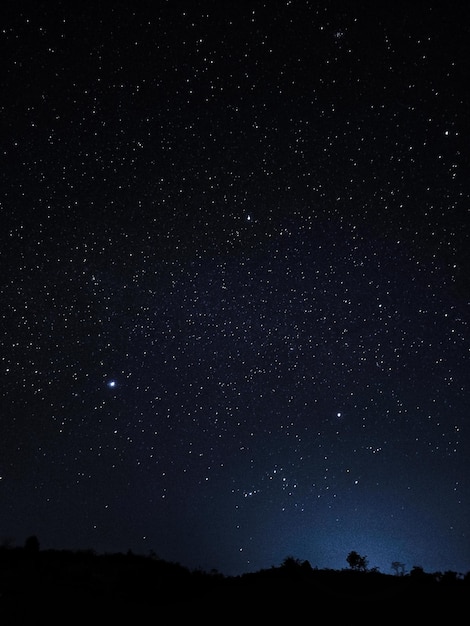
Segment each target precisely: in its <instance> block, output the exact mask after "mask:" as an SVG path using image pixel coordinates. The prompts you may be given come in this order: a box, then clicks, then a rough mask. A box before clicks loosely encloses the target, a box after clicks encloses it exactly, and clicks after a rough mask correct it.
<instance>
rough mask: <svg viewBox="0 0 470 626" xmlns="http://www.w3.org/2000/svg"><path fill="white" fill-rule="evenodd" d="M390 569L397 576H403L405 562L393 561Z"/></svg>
mask: <svg viewBox="0 0 470 626" xmlns="http://www.w3.org/2000/svg"><path fill="white" fill-rule="evenodd" d="M392 569H393V571H394V572H395V574H396V575H397V576H404V574H405V564H404V563H400V561H393V562H392Z"/></svg>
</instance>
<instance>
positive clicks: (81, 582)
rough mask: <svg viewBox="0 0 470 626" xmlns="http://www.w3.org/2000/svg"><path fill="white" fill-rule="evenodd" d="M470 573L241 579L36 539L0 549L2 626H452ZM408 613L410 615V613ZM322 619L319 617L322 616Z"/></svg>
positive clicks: (307, 572)
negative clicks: (343, 625) (33, 623)
mask: <svg viewBox="0 0 470 626" xmlns="http://www.w3.org/2000/svg"><path fill="white" fill-rule="evenodd" d="M469 591H470V574H469V573H467V574H465V575H461V574H457V573H455V572H452V571H448V572H444V573H441V572H435V573H426V572H424V571H423V570H422V568H420V567H414V568H413V569H412V571H411V572H409V573H408V574H403V573H401V574H394V575H390V574H382V573H380V572H379V571H374V570H364V569H362V570H359V569H354V568H345V569H343V570H330V569H318V568H315V567H312V566H311V565H310V563H309V562H308V561H300V560H298V559H295V558H293V557H287V558H286V559H285V560H284V562H283V563H282V564H280V565H279V566H277V567H275V566H272V567H271V568H269V569H263V570H260V571H258V572H254V573H247V574H243V575H240V576H225V575H223V574H220V573H219V572H217V571H215V570H214V571H211V572H204V571H201V570H189V569H188V568H186V567H184V566H182V565H180V564H179V563H172V562H168V561H165V560H162V559H160V558H158V557H157V556H156V555H154V554H150V555H148V556H142V555H136V554H133V553H132V552H127V553H125V554H124V553H114V554H97V553H96V552H94V551H93V550H83V551H70V550H41V549H40V548H39V542H38V541H37V539H36V538H35V537H32V538H28V540H27V541H26V542H25V545H24V547H15V548H11V547H1V548H0V613H1V615H0V617H1V618H2V624H10V623H11V624H13V623H14V624H18V623H23V621H24V623H26V620H30V619H31V618H34V619H39V618H41V619H42V618H47V619H48V621H49V623H56V620H57V623H59V621H61V623H63V622H64V621H65V622H68V623H75V621H77V623H78V621H81V620H83V619H90V617H94V618H95V617H96V618H98V617H100V618H107V619H110V618H124V617H126V618H127V619H130V620H133V623H139V622H138V621H137V622H136V620H139V619H146V621H148V616H153V617H152V621H153V622H154V623H157V622H158V621H160V620H167V619H169V618H170V617H171V619H172V620H177V619H179V618H181V619H183V618H195V617H197V618H202V619H205V620H206V622H207V623H211V622H212V621H214V623H215V622H217V623H224V622H225V621H233V620H236V619H239V620H241V621H243V622H244V623H255V622H256V623H258V621H262V620H271V619H279V618H281V617H282V618H285V619H289V620H294V619H295V620H297V619H302V620H304V619H305V618H306V616H310V618H311V619H312V620H313V621H315V620H316V621H317V622H319V621H320V616H322V615H323V616H325V615H326V614H327V615H328V616H329V619H333V618H335V617H336V618H338V619H344V620H345V621H347V622H348V623H349V624H367V623H375V624H376V623H377V622H380V621H383V620H386V621H389V620H391V619H396V620H400V621H403V620H405V618H407V617H408V618H409V617H410V615H412V616H413V617H414V618H416V619H419V620H420V623H421V622H423V621H425V620H426V619H428V618H429V620H431V619H432V620H433V621H435V619H436V618H440V619H443V620H445V623H447V624H450V623H457V622H459V621H460V619H461V617H460V615H461V613H462V610H463V609H464V607H465V608H466V605H467V603H468V601H467V598H468V594H469ZM410 612H411V613H410ZM321 619H323V618H321Z"/></svg>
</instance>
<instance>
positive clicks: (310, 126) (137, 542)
mask: <svg viewBox="0 0 470 626" xmlns="http://www.w3.org/2000/svg"><path fill="white" fill-rule="evenodd" d="M0 18H1V22H0V42H1V47H0V53H1V58H2V63H1V71H0V76H1V96H0V113H1V115H0V123H1V143H0V148H1V167H0V210H1V229H0V244H1V247H0V254H1V256H0V263H1V275H0V294H1V326H0V336H1V344H0V345H1V350H0V358H1V378H2V384H1V405H0V408H1V413H0V420H1V421H0V426H1V430H0V543H1V544H3V545H23V544H24V541H25V539H26V538H27V537H28V536H31V535H36V536H37V537H38V539H39V542H40V546H41V549H71V550H82V549H84V550H86V549H91V550H95V551H96V552H98V553H110V552H112V553H114V552H127V551H128V550H131V551H132V552H134V553H136V554H144V555H146V554H151V553H154V554H156V555H157V556H159V557H160V558H162V559H165V560H169V561H174V562H178V563H180V564H181V565H183V566H186V567H188V568H190V569H203V570H206V571H211V570H212V569H216V570H218V571H219V572H221V573H223V574H226V575H238V574H242V573H248V572H251V571H258V570H259V569H262V568H270V567H271V566H273V565H274V566H277V565H280V564H281V563H282V562H283V560H284V559H285V558H286V557H287V556H293V557H295V558H298V559H301V560H308V561H309V562H310V564H311V565H312V567H319V568H334V569H342V568H346V567H348V564H347V561H346V557H347V555H348V554H349V552H350V551H352V550H355V551H357V552H358V553H359V554H360V555H364V556H366V557H367V560H368V565H369V567H370V568H372V567H377V568H379V569H380V571H381V572H383V573H393V571H392V569H391V563H392V562H393V561H399V562H401V563H404V564H405V566H406V570H407V571H409V570H411V568H412V567H413V566H420V567H422V568H423V569H424V570H425V571H428V572H438V571H441V572H444V571H448V570H452V571H455V572H460V573H466V572H468V571H470V534H469V530H470V529H469V521H470V429H469V418H470V414H469V404H470V358H469V357H470V352H469V350H470V335H469V321H470V310H469V303H470V280H469V275H470V259H469V250H470V241H469V226H470V214H469V206H470V175H469V164H470V159H469V145H470V114H469V111H470V87H469V84H470V83H469V76H470V29H469V24H470V9H469V5H467V4H466V3H463V2H462V3H439V4H438V3H433V2H426V3H424V2H381V3H376V2H374V3H373V2H338V3H335V2H323V3H322V2H308V1H301V0H291V1H284V2H278V1H273V2H254V1H253V2H243V1H233V2H228V1H227V2H222V1H215V0H214V1H207V2H198V1H194V2H181V1H178V0H176V1H175V0H171V1H156V2H113V3H105V2H101V3H100V2H94V3H69V2H34V3H23V2H12V1H6V2H3V3H2V6H1V9H0Z"/></svg>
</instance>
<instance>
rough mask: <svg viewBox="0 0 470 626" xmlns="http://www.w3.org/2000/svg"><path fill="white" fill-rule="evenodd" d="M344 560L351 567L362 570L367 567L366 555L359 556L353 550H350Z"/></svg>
mask: <svg viewBox="0 0 470 626" xmlns="http://www.w3.org/2000/svg"><path fill="white" fill-rule="evenodd" d="M346 561H347V562H348V565H349V567H350V568H351V569H354V570H358V571H362V572H364V571H365V570H366V569H367V565H368V562H367V557H365V556H361V555H360V554H358V553H357V552H356V551H355V550H352V551H351V552H350V553H349V554H348V556H347V557H346Z"/></svg>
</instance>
